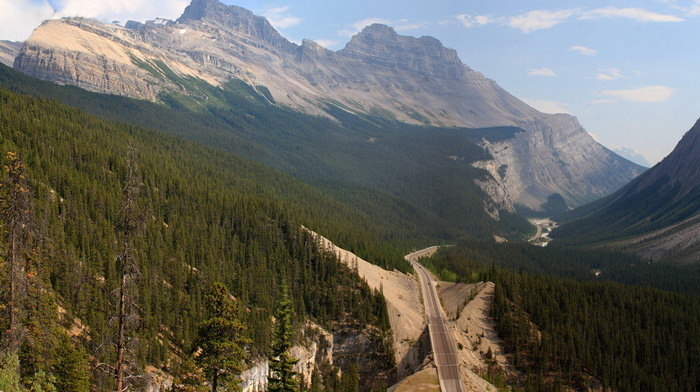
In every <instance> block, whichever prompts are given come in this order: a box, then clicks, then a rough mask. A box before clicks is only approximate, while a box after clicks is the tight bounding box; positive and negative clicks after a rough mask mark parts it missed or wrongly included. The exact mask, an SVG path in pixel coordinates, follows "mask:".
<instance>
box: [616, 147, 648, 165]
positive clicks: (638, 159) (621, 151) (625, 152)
mask: <svg viewBox="0 0 700 392" xmlns="http://www.w3.org/2000/svg"><path fill="white" fill-rule="evenodd" d="M613 152H614V153H615V154H617V155H619V156H621V157H623V158H625V159H627V160H629V161H632V162H634V163H636V164H637V165H640V166H643V167H651V164H650V163H649V161H647V160H646V158H644V157H643V156H642V154H639V153H638V152H636V151H634V150H633V149H631V148H628V147H621V148H616V149H614V150H613Z"/></svg>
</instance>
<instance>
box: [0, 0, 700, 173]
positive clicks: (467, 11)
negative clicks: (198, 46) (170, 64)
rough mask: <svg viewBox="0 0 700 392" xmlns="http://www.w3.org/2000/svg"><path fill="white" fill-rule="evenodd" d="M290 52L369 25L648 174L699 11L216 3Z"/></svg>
mask: <svg viewBox="0 0 700 392" xmlns="http://www.w3.org/2000/svg"><path fill="white" fill-rule="evenodd" d="M223 2H224V3H226V4H232V5H238V6H241V7H244V8H247V9H249V10H251V11H253V12H254V13H255V14H257V15H263V16H265V17H266V18H267V19H268V20H269V21H270V23H272V25H273V26H275V28H277V30H279V31H280V33H281V34H282V35H283V36H284V37H286V38H287V39H289V40H290V41H292V42H296V43H301V41H302V39H305V38H306V39H311V40H314V41H316V42H317V43H319V44H321V45H323V46H325V47H326V48H328V49H331V50H339V49H342V48H343V47H344V46H345V44H346V43H347V42H348V41H349V40H350V39H351V37H352V36H353V35H354V34H356V33H357V32H359V31H360V30H361V29H362V28H363V27H365V26H367V25H369V24H371V23H383V24H387V25H389V26H391V27H393V28H394V29H395V30H396V31H397V32H398V33H399V34H402V35H410V36H415V37H420V36H424V35H428V36H433V37H435V38H437V39H439V40H440V41H441V42H442V43H443V44H444V45H445V46H446V47H448V48H452V49H455V50H456V51H457V53H458V55H459V57H460V59H461V60H462V62H463V63H465V64H466V65H467V66H469V67H470V68H472V69H473V70H475V71H479V72H481V73H482V74H484V75H485V76H486V77H488V78H490V79H493V80H495V81H496V82H497V83H498V84H499V85H500V86H501V87H503V88H504V89H505V90H506V91H508V92H510V93H511V94H513V95H515V96H516V97H518V98H520V99H522V100H523V101H525V102H527V103H528V104H530V105H531V106H533V107H535V108H537V109H539V110H541V111H543V112H546V113H569V114H571V115H574V116H576V117H577V118H578V120H579V122H580V123H581V124H582V125H583V127H584V128H585V129H586V130H587V131H588V132H589V133H591V135H593V137H594V138H595V139H596V140H598V141H599V142H600V143H601V144H603V145H604V146H606V147H608V148H610V149H619V148H629V149H632V150H634V151H635V152H637V153H639V154H641V155H642V156H643V157H645V158H646V159H647V160H648V161H649V162H651V163H652V164H654V163H656V162H658V161H659V160H661V159H663V158H664V157H665V156H666V155H668V154H669V153H670V152H671V150H672V149H673V148H674V147H675V145H676V144H677V143H678V141H679V140H680V138H681V137H682V136H683V134H684V133H685V132H686V131H687V130H689V129H690V128H691V127H692V126H693V125H694V123H695V121H696V120H697V119H698V118H700V76H698V73H697V70H698V68H699V67H698V65H700V64H699V63H700V53H698V50H697V49H698V48H700V0H637V1H626V0H621V1H598V0H590V1H569V0H553V1H540V0H529V1H524V0H421V1H416V0H381V1H377V0H223ZM188 3H189V1H188V0H0V39H4V40H13V41H22V40H25V39H26V38H27V37H29V35H30V34H31V31H32V30H33V29H34V28H35V27H36V26H38V25H39V24H40V23H41V21H42V20H45V19H49V18H58V17H63V16H84V17H91V18H96V19H99V20H103V21H107V22H112V21H119V22H121V23H122V24H123V23H125V22H126V21H127V20H129V19H133V20H140V21H145V20H148V19H154V18H156V17H164V18H168V19H177V17H178V16H179V15H180V14H181V13H182V11H183V10H184V8H185V7H186V6H187V4H188Z"/></svg>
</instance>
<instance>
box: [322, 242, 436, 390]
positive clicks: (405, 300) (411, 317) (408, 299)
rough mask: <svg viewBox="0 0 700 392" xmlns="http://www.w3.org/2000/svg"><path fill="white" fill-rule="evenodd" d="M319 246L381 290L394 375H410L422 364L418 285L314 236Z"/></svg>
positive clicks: (411, 277)
mask: <svg viewBox="0 0 700 392" xmlns="http://www.w3.org/2000/svg"><path fill="white" fill-rule="evenodd" d="M315 234H316V233H315ZM316 236H317V238H318V239H319V241H320V242H321V244H322V245H323V246H325V247H326V248H327V249H329V250H331V251H332V252H334V253H335V254H337V255H338V256H339V257H340V260H342V261H343V262H345V263H346V264H347V265H349V266H350V268H356V269H357V272H358V274H359V275H360V276H361V277H362V278H364V279H365V280H366V281H367V284H368V285H369V287H371V288H372V289H381V290H382V292H383V294H384V298H385V299H386V303H387V308H388V311H389V321H390V322H391V328H392V331H393V333H394V354H395V358H396V363H397V364H398V367H397V375H398V376H399V377H400V378H401V377H403V376H405V375H407V374H410V373H412V372H413V371H415V370H416V369H417V367H418V366H419V365H420V364H421V362H422V361H423V356H424V355H423V354H424V351H425V350H424V349H422V347H421V346H423V345H424V344H423V343H421V340H422V339H421V337H422V335H423V331H424V330H425V329H426V323H425V318H424V317H423V314H424V310H423V303H422V302H421V291H420V285H419V283H418V280H417V278H416V277H415V276H414V275H408V274H404V273H402V272H399V271H387V270H385V269H383V268H380V267H378V266H376V265H373V264H370V263H369V262H367V261H365V260H363V259H361V258H359V257H357V256H356V255H355V254H354V253H352V252H349V251H347V250H345V249H341V248H339V247H337V246H336V245H334V244H333V243H332V242H330V241H329V240H328V239H326V238H325V237H323V236H321V235H319V234H316Z"/></svg>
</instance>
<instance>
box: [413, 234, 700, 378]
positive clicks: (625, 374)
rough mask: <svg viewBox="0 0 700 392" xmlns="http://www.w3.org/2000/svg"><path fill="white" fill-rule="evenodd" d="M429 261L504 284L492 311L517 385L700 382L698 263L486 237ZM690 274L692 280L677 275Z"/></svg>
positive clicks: (460, 275) (461, 275) (464, 276)
mask: <svg viewBox="0 0 700 392" xmlns="http://www.w3.org/2000/svg"><path fill="white" fill-rule="evenodd" d="M425 264H426V265H429V266H430V267H431V268H432V269H433V270H434V271H436V272H438V273H441V275H442V276H449V275H450V274H449V273H447V272H451V275H452V276H454V277H456V278H457V280H461V281H465V282H468V281H478V280H483V279H490V280H493V281H494V282H495V283H496V285H495V297H494V302H493V305H492V308H491V315H492V316H493V317H494V319H495V321H496V323H497V331H498V334H499V336H500V337H501V338H502V339H503V340H504V342H505V349H506V350H507V352H508V353H509V354H508V357H509V360H510V363H512V364H513V365H514V366H515V367H516V368H517V369H518V370H519V371H520V374H521V377H520V379H518V380H511V382H512V383H514V384H515V385H519V387H520V388H522V389H523V390H525V391H560V390H567V389H568V388H571V389H573V390H576V391H585V390H589V389H588V388H594V389H595V388H597V387H602V388H604V389H605V390H614V391H697V390H698V389H699V388H700V371H698V368H697V366H695V364H697V363H699V361H700V328H698V326H699V323H700V300H699V299H700V297H699V295H700V293H698V292H697V280H696V279H694V277H696V276H697V275H696V272H695V271H697V268H694V267H690V266H679V267H674V266H667V265H649V263H648V262H646V261H643V260H641V259H639V258H637V257H635V256H630V255H626V254H618V253H611V252H606V251H600V250H593V251H592V250H583V249H578V250H572V249H557V248H539V247H535V246H532V245H529V244H508V245H495V244H492V243H491V244H489V243H484V242H479V241H462V242H459V243H458V244H457V245H456V246H455V247H450V248H443V249H441V251H440V252H438V253H437V254H436V255H435V256H434V257H433V258H431V259H430V260H429V261H427V262H426V263H425ZM622 266H625V267H627V268H626V269H627V270H628V271H629V270H630V269H632V271H633V272H627V273H624V274H623V273H621V272H620V271H622V270H623V268H622ZM668 270H671V271H674V272H672V273H668V272H666V273H665V272H664V271H668ZM686 271H687V274H691V276H692V277H693V279H687V280H685V279H678V278H679V277H681V276H682V275H683V274H684V273H686ZM620 282H626V283H628V284H624V283H620ZM649 286H658V287H662V288H664V290H661V289H658V288H654V287H649ZM674 291H675V292H674Z"/></svg>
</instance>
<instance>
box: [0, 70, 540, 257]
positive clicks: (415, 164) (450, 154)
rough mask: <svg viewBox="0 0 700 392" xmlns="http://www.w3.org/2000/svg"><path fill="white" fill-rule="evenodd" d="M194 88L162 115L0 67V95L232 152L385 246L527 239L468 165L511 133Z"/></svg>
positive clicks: (160, 110) (246, 90)
mask: <svg viewBox="0 0 700 392" xmlns="http://www.w3.org/2000/svg"><path fill="white" fill-rule="evenodd" d="M190 82H191V83H197V87H198V88H199V89H202V90H206V93H207V94H206V95H207V96H209V97H212V98H211V99H210V100H209V101H210V102H207V104H206V105H205V104H204V103H203V102H200V101H197V100H196V99H195V98H192V97H189V96H168V97H165V96H164V97H162V99H163V100H164V101H166V102H169V104H170V107H166V106H163V105H157V104H153V103H148V102H144V101H136V100H132V99H127V98H123V97H117V96H108V95H100V94H94V93H89V92H86V91H83V90H80V89H78V88H74V87H61V86H55V85H53V84H50V83H47V82H42V81H38V80H35V79H32V78H28V77H26V76H24V75H22V74H19V73H17V72H15V71H13V70H11V69H9V68H5V67H0V85H2V86H5V87H6V88H8V89H11V90H12V91H16V92H20V93H26V94H31V95H35V96H43V97H47V98H52V99H57V100H60V101H62V102H64V103H66V104H68V105H71V106H75V107H79V108H81V109H83V110H85V111H87V112H89V113H92V114H95V115H98V116H100V117H102V118H104V119H107V120H110V121H115V122H128V123H130V124H132V125H138V126H143V127H147V128H151V129H155V130H160V131H162V132H164V133H168V134H172V135H176V136H180V137H184V138H187V139H190V140H193V141H196V142H199V143H202V144H204V145H208V146H211V147H214V148H218V149H222V150H225V151H228V152H233V153H235V154H236V155H239V156H243V157H247V158H249V159H252V160H255V161H257V162H261V163H264V164H266V165H268V166H270V167H272V168H275V169H278V170H281V171H283V172H285V173H288V174H290V175H292V176H294V177H296V178H297V179H300V180H302V181H304V182H305V183H307V184H310V185H312V186H314V187H315V188H317V189H319V190H321V191H322V192H324V193H325V194H327V195H329V196H331V197H333V198H334V199H336V200H337V201H340V202H341V203H343V204H345V205H346V206H348V207H350V208H351V209H355V210H358V211H360V212H362V213H363V214H364V215H365V216H366V217H367V218H368V219H370V220H371V221H372V222H373V223H374V224H375V225H377V226H378V227H382V228H384V229H385V232H386V234H385V236H384V239H385V240H390V241H392V242H393V243H394V244H395V245H399V246H400V247H403V248H407V247H411V246H416V245H422V244H429V243H433V242H436V241H439V242H441V241H445V240H447V241H450V240H453V239H454V238H458V237H460V236H463V235H467V236H470V237H475V238H486V237H491V236H492V235H493V234H499V235H503V236H507V237H512V238H519V237H521V236H522V235H523V233H525V232H528V231H530V230H531V227H530V226H529V224H528V223H527V222H526V221H525V220H523V219H521V218H520V217H518V216H515V215H510V214H507V213H503V214H502V217H503V218H502V220H501V221H500V222H496V221H494V220H493V219H491V218H490V217H489V216H488V215H487V214H486V212H485V211H484V204H483V200H484V195H483V193H482V192H481V190H480V189H479V188H478V187H477V186H476V185H475V184H474V181H473V180H474V179H475V178H478V177H481V176H484V175H487V174H486V172H485V171H481V170H477V169H474V168H473V167H472V166H471V162H473V161H475V160H479V159H484V158H485V157H486V156H485V153H484V151H483V150H482V149H481V148H480V147H478V146H477V145H476V142H478V141H480V140H481V139H482V138H483V137H486V138H490V139H496V138H503V137H510V136H511V135H512V134H513V133H514V132H517V131H518V130H517V129H515V128H493V129H479V130H473V129H457V128H454V129H452V128H450V129H444V128H429V127H418V126H409V125H406V124H401V123H398V122H395V121H392V120H390V119H386V118H383V117H380V116H377V117H372V118H370V117H358V116H356V115H354V114H350V113H348V112H345V111H344V110H343V109H342V105H341V104H339V103H329V104H328V111H329V112H330V113H332V114H333V115H334V116H335V117H336V118H337V119H340V122H338V121H331V120H330V119H328V118H322V117H314V116H308V115H304V114H300V113H297V112H294V111H291V110H287V109H285V108H282V107H277V106H274V105H272V104H271V103H270V100H269V99H268V98H266V97H265V94H264V91H263V92H259V91H258V90H256V89H254V88H253V87H251V86H248V85H245V84H243V83H241V82H233V81H232V82H230V83H229V84H227V85H226V86H224V88H215V87H213V86H210V85H208V84H206V83H203V82H201V81H200V82H195V81H190Z"/></svg>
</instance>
